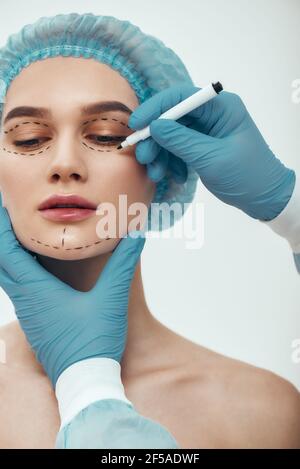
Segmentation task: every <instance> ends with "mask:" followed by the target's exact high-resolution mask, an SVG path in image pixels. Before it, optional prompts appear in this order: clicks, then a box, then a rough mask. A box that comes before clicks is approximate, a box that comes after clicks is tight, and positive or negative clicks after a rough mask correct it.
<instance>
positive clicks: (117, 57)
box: [0, 13, 198, 231]
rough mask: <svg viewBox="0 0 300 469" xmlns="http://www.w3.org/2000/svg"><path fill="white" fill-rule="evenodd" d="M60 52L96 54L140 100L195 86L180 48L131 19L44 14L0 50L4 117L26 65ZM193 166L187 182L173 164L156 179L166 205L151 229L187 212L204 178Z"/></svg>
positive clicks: (154, 214)
mask: <svg viewBox="0 0 300 469" xmlns="http://www.w3.org/2000/svg"><path fill="white" fill-rule="evenodd" d="M57 56H65V57H68V56H73V57H85V58H93V59H95V60H98V61H99V62H101V63H104V64H107V65H109V66H110V67H111V68H113V69H114V70H116V71H118V72H119V73H120V74H121V75H122V76H123V77H124V78H125V79H126V80H127V81H128V83H129V84H130V86H131V87H132V88H133V90H134V91H135V94H136V96H137V98H138V100H139V103H140V104H141V103H142V102H144V101H146V100H147V99H148V98H149V97H151V96H153V95H154V94H156V93H158V92H159V91H161V90H163V89H165V88H168V87H170V86H173V85H178V84H192V85H193V82H192V79H191V77H190V75H189V73H188V71H187V69H186V67H185V65H184V64H183V62H182V61H181V60H180V58H179V57H178V56H177V55H176V54H175V52H174V51H173V50H172V49H170V48H169V47H166V46H165V45H164V43H163V42H162V41H161V40H159V39H157V38H156V37H154V36H151V35H149V34H145V33H143V32H142V31H141V29H140V28H139V27H137V26H135V25H134V24H132V23H131V22H129V21H123V20H120V19H118V18H115V17H113V16H102V15H94V14H93V13H85V14H78V13H69V14H59V15H55V16H52V17H41V18H39V19H38V20H37V21H36V22H35V23H33V24H27V25H25V26H24V27H23V28H22V29H21V30H20V31H19V32H18V33H16V34H12V35H10V36H9V38H8V40H7V42H6V44H5V46H4V47H2V48H1V49H0V119H1V116H2V112H3V106H4V104H3V103H4V102H5V96H6V93H7V90H8V88H9V86H10V84H11V82H12V81H13V80H14V78H15V77H16V76H17V75H18V74H19V73H20V72H21V71H22V69H23V68H24V67H27V66H28V65H30V64H31V63H32V62H35V61H37V60H43V59H47V58H51V57H57ZM187 170H188V175H187V179H186V181H185V183H177V182H175V180H174V178H173V175H172V171H171V169H170V168H168V169H167V173H166V175H165V176H164V178H163V179H161V180H160V181H159V182H157V183H156V191H155V195H154V198H153V200H152V203H156V204H159V206H160V207H161V210H157V211H153V210H151V211H150V210H149V215H148V227H149V228H148V229H150V230H152V231H160V230H163V229H165V228H168V227H171V226H172V225H173V224H174V223H175V221H177V220H178V219H180V218H181V216H182V215H183V214H184V212H185V210H186V208H187V207H188V205H189V203H190V202H191V201H192V199H193V197H194V194H195V190H196V185H197V181H198V176H197V174H196V173H195V171H194V170H193V169H192V168H190V167H188V168H187ZM163 202H165V204H163ZM175 202H177V204H178V203H179V204H180V205H177V207H180V210H174V211H171V212H170V213H171V217H170V223H169V222H168V217H167V218H164V217H163V214H164V213H166V212H168V207H169V206H170V205H171V204H173V203H175ZM156 206H158V205H156ZM168 213H169V212H168ZM166 220H167V223H166Z"/></svg>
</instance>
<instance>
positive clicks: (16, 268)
mask: <svg viewBox="0 0 300 469" xmlns="http://www.w3.org/2000/svg"><path fill="white" fill-rule="evenodd" d="M130 235H134V236H137V237H132V236H129V235H127V236H125V237H124V238H122V239H121V241H120V242H119V244H118V245H117V247H116V249H115V250H114V252H113V253H112V255H111V257H110V258H109V260H108V261H107V263H106V265H105V267H104V269H103V271H102V273H101V275H100V276H99V278H98V280H97V283H96V284H95V286H94V287H93V288H92V289H91V290H90V291H88V292H80V291H78V290H74V289H73V288H71V287H70V286H69V285H67V284H65V283H64V282H62V281H60V280H59V279H58V278H57V277H55V276H54V275H52V274H51V273H49V272H48V271H47V270H46V269H44V268H43V267H42V266H41V265H40V264H39V263H38V261H36V260H35V259H34V258H33V257H32V255H31V254H30V253H29V252H26V251H25V250H24V249H23V248H22V246H21V244H20V243H19V242H18V240H17V239H16V237H15V234H14V231H13V228H12V226H11V223H10V219H9V215H8V213H7V211H6V209H5V208H3V207H2V200H1V196H0V286H1V287H2V288H3V289H4V291H5V292H6V293H7V295H8V296H9V298H10V300H11V301H12V303H13V305H14V307H15V311H16V315H17V317H18V319H19V321H20V325H21V327H22V329H23V331H24V332H25V334H26V337H27V340H28V342H29V343H30V345H31V347H32V349H33V350H34V352H35V354H36V357H37V359H38V360H39V361H40V363H41V364H42V365H43V367H44V369H45V371H46V373H47V375H48V376H49V378H50V380H51V382H52V385H53V387H55V384H56V382H57V379H58V377H59V375H60V374H61V373H62V372H63V371H64V370H65V369H66V368H68V367H69V366H70V365H72V364H73V363H77V362H79V361H81V360H84V359H87V358H92V357H105V358H112V359H114V360H116V361H118V362H119V363H120V361H121V358H122V355H123V353H124V349H125V344H126V339H127V326H128V323H127V312H128V299H129V288H130V284H131V281H132V278H133V275H134V271H135V267H136V263H137V261H138V259H139V256H140V253H141V251H142V249H143V247H144V244H145V237H144V236H143V233H142V232H141V231H134V232H130Z"/></svg>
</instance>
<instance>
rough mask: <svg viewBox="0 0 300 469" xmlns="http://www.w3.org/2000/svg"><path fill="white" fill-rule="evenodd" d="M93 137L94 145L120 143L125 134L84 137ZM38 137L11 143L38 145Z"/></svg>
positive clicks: (28, 145) (24, 145)
mask: <svg viewBox="0 0 300 469" xmlns="http://www.w3.org/2000/svg"><path fill="white" fill-rule="evenodd" d="M90 137H93V138H92V140H93V142H94V143H95V144H96V145H113V144H115V143H120V142H123V140H125V139H126V136H124V135H121V136H117V135H97V134H91V135H87V136H86V138H90ZM39 140H41V139H39V138H31V139H29V140H15V141H14V142H13V143H14V145H16V146H17V147H27V148H30V147H33V146H36V145H38V144H39V143H38V142H39ZM42 140H43V141H44V142H45V141H47V140H49V139H48V138H44V139H42Z"/></svg>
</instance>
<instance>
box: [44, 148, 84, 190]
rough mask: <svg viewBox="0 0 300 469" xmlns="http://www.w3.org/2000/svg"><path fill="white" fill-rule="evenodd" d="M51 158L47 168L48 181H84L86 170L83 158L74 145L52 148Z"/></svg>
mask: <svg viewBox="0 0 300 469" xmlns="http://www.w3.org/2000/svg"><path fill="white" fill-rule="evenodd" d="M52 152H53V158H52V159H51V164H50V166H49V168H48V179H49V180H51V181H58V180H60V181H62V182H68V181H70V180H76V181H77V180H81V181H85V180H86V179H87V177H88V170H87V165H86V161H85V158H84V156H85V155H83V154H82V152H81V151H80V149H79V148H78V145H75V144H74V143H70V142H68V143H66V142H65V144H64V145H63V144H59V145H57V146H56V148H55V149H54V148H52Z"/></svg>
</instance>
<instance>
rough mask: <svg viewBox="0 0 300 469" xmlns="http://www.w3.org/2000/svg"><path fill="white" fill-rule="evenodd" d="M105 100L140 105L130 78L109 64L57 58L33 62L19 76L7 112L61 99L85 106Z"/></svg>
mask: <svg viewBox="0 0 300 469" xmlns="http://www.w3.org/2000/svg"><path fill="white" fill-rule="evenodd" d="M102 100H103V101H120V102H123V103H124V104H125V105H127V106H128V107H129V108H130V109H133V108H135V107H137V105H138V104H139V102H138V98H137V96H136V94H135V92H134V90H133V89H132V88H131V86H130V84H129V83H128V81H127V80H126V79H125V78H124V77H122V76H121V74H120V73H118V72H117V71H116V70H114V69H112V68H111V67H110V66H108V65H106V64H104V63H100V62H97V61H96V60H94V59H85V58H82V57H78V58H77V57H55V58H48V59H44V60H39V61H36V62H33V63H31V64H30V65H29V66H28V67H25V68H24V69H23V70H22V71H21V72H20V74H19V75H17V76H16V78H15V79H14V80H13V81H12V83H11V85H10V87H9V89H8V92H7V95H6V100H5V104H6V106H5V107H6V108H7V109H4V112H9V110H10V109H12V108H13V107H16V106H22V105H29V104H30V103H31V104H32V103H35V104H37V103H38V105H39V106H41V107H48V108H50V107H52V106H53V107H54V106H55V105H56V103H59V102H60V103H65V105H68V102H70V103H72V104H75V103H76V102H78V106H82V105H84V104H89V103H92V102H96V101H102Z"/></svg>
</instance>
